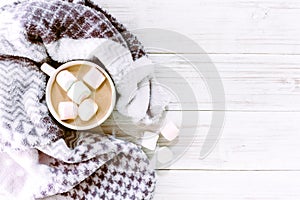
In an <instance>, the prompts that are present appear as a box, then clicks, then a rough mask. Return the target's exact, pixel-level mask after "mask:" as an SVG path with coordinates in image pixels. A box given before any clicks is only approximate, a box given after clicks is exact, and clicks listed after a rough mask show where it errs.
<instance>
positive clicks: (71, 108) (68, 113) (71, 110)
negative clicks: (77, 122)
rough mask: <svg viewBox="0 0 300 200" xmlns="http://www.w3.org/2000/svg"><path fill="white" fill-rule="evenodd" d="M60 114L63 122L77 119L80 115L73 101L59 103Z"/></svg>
mask: <svg viewBox="0 0 300 200" xmlns="http://www.w3.org/2000/svg"><path fill="white" fill-rule="evenodd" d="M58 114H59V117H60V119H61V120H68V119H75V118H76V117H77V114H78V107H77V105H76V104H75V103H73V102H72V101H64V102H59V104H58Z"/></svg>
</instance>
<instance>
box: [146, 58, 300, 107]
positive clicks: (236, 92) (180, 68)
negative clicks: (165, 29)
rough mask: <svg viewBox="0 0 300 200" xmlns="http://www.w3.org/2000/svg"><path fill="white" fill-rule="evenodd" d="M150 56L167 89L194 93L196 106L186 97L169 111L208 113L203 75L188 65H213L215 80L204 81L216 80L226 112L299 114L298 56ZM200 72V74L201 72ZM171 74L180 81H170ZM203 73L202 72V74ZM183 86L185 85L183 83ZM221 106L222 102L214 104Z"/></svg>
mask: <svg viewBox="0 0 300 200" xmlns="http://www.w3.org/2000/svg"><path fill="white" fill-rule="evenodd" d="M208 56H209V58H210V60H211V61H207V55H192V54H184V55H183V54H177V55H165V54H152V55H150V58H151V59H152V60H154V61H155V62H157V63H159V65H160V66H161V67H157V68H156V72H157V77H158V78H159V79H160V80H162V82H163V83H166V84H167V85H171V86H175V87H178V88H179V92H180V91H183V89H180V88H185V87H186V86H187V84H189V85H190V87H191V88H192V89H193V91H194V95H195V96H196V102H195V101H192V99H191V98H189V97H186V98H184V99H183V101H181V102H179V101H176V100H174V101H173V102H172V106H171V107H170V109H176V108H177V107H178V106H179V104H180V103H181V104H182V105H183V107H184V108H185V109H186V110H197V109H198V110H211V109H212V100H211V97H210V88H208V87H207V85H206V83H205V77H203V73H202V74H201V73H200V74H199V73H197V72H196V70H195V69H194V67H193V66H192V65H191V64H189V63H188V62H186V61H185V60H184V59H185V58H187V59H188V60H189V61H191V62H193V63H195V64H196V65H198V66H200V68H201V70H207V69H204V67H203V66H209V65H211V63H210V62H212V63H213V64H214V66H215V67H216V69H217V70H218V73H219V77H218V76H215V75H210V76H209V77H207V79H210V80H214V79H220V78H221V80H222V82H223V85H224V89H225V91H224V92H225V97H226V102H225V103H226V110H243V111H246V110H247V111H300V89H299V88H300V79H299V77H300V71H299V66H300V56H299V55H257V54H255V55H249V54H247V55H245V54H210V55H208ZM201 70H200V72H201ZM171 71H176V72H178V73H179V74H180V75H181V76H182V77H183V78H182V79H178V78H177V77H174V75H173V73H170V72H171ZM202 72H205V71H202ZM185 82H186V83H185ZM215 103H224V102H215Z"/></svg>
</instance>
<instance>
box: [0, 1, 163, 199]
mask: <svg viewBox="0 0 300 200" xmlns="http://www.w3.org/2000/svg"><path fill="white" fill-rule="evenodd" d="M0 22H1V23H0V76H1V77H0V126H1V131H0V149H1V152H2V153H1V154H0V159H1V164H0V165H1V166H0V178H1V181H0V190H1V191H4V193H5V194H3V195H7V199H10V198H11V199H36V198H45V197H48V198H50V199H151V198H152V197H153V192H154V188H155V182H156V181H155V172H154V170H152V169H151V168H150V167H149V161H148V159H147V156H146V155H145V154H144V153H143V151H142V150H141V149H140V148H139V147H138V146H136V145H135V144H132V143H129V142H126V141H122V140H119V139H116V138H115V137H112V136H107V135H104V134H101V133H96V134H95V133H89V132H77V131H71V130H67V129H65V128H63V127H61V126H59V125H58V124H57V123H56V122H55V121H54V120H53V119H52V117H51V116H50V114H49V112H48V109H47V106H46V104H45V100H44V96H45V85H46V76H45V75H44V74H43V73H42V72H41V70H40V66H41V64H42V63H43V62H48V63H51V64H52V65H53V66H59V65H60V64H61V63H64V62H67V61H70V60H76V59H91V60H95V59H96V60H100V61H101V62H102V63H104V66H105V67H106V70H107V71H108V72H109V73H110V75H111V77H112V78H113V80H114V83H115V85H116V88H117V92H118V95H119V97H118V102H117V109H118V111H119V112H120V113H122V114H124V115H126V116H128V117H131V118H132V119H134V120H135V121H145V120H146V121H147V120H148V121H149V120H150V121H151V120H152V119H153V118H155V117H157V116H158V115H159V113H160V112H161V110H159V109H158V110H157V106H160V107H163V106H164V105H165V104H166V102H164V101H162V100H158V99H163V98H162V97H163V96H162V95H161V94H160V93H159V88H155V87H154V86H151V83H152V82H153V81H154V78H153V76H152V72H151V70H140V71H142V72H141V73H140V74H139V75H138V76H137V77H135V76H134V75H133V74H135V73H133V72H132V71H135V69H143V67H144V68H145V69H149V68H146V67H145V66H147V65H149V63H151V62H150V61H149V60H148V59H147V57H146V55H145V51H144V49H143V47H142V46H141V44H140V42H139V41H138V40H137V38H136V37H135V36H134V35H132V34H131V33H130V32H128V31H127V30H126V29H125V27H124V26H123V25H122V24H120V23H118V22H117V21H116V20H115V19H114V18H113V17H112V16H111V15H109V14H108V13H107V12H105V11H104V10H102V9H101V7H99V6H98V5H97V4H96V3H95V2H93V1H89V0H86V1H84V0H79V1H75V0H74V1H70V0H69V1H58V0H47V1H43V0H41V1H21V2H14V3H10V4H8V5H6V6H4V7H2V8H1V10H0ZM99 47H100V49H99ZM120 49H121V50H120ZM91 51H94V53H93V54H92V56H91ZM113 54H115V55H116V57H114V58H111V57H112V56H111V55H113ZM117 56H119V57H117ZM116 58H117V59H116ZM133 76H134V77H133ZM133 78H135V79H134V81H133ZM131 82H133V84H132V87H137V92H136V93H135V95H134V96H131V97H128V91H126V89H125V88H124V84H127V85H130V84H131ZM141 84H142V85H143V87H139V86H140V85H141ZM153 90H155V91H156V92H153ZM157 91H158V92H157ZM151 92H152V93H153V94H154V93H155V94H157V95H155V96H158V98H156V97H155V96H153V95H151ZM152 108H155V109H152ZM154 110H155V111H154ZM0 195H1V193H0Z"/></svg>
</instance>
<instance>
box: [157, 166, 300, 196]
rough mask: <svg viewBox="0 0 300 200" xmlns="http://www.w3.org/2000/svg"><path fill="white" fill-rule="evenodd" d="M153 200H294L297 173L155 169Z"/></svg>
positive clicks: (299, 174)
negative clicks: (155, 183)
mask: <svg viewBox="0 0 300 200" xmlns="http://www.w3.org/2000/svg"><path fill="white" fill-rule="evenodd" d="M158 174H159V176H158V184H157V186H156V193H155V198H154V200H167V199H173V200H177V199H178V200H182V199H189V200H199V199H205V200H224V199H230V200H237V199H260V200H271V199H272V200H286V199H289V200H298V199H299V198H300V191H299V186H300V172H299V171H294V172H284V171H282V172H265V171H222V172H220V171H193V170H190V171H178V170H172V171H159V172H158Z"/></svg>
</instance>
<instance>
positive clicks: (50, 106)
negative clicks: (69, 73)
mask: <svg viewBox="0 0 300 200" xmlns="http://www.w3.org/2000/svg"><path fill="white" fill-rule="evenodd" d="M74 65H88V66H91V67H95V68H96V69H98V70H99V71H101V72H102V74H103V75H104V76H105V78H106V79H107V80H108V81H109V85H110V87H111V95H112V96H111V102H110V107H109V109H108V110H107V112H106V113H105V115H104V116H103V117H101V118H100V119H97V120H96V121H95V123H92V124H88V125H74V124H70V123H67V122H66V121H62V120H61V119H60V117H59V115H58V113H57V111H56V110H55V109H54V106H53V104H52V100H51V93H52V91H51V90H52V88H53V87H52V86H53V84H54V82H55V79H56V75H57V74H58V73H59V72H60V71H62V70H65V69H67V68H69V67H71V66H74ZM41 70H42V71H43V72H44V73H46V74H47V75H48V76H50V78H49V80H48V82H47V86H46V103H47V106H48V109H49V111H50V113H51V114H52V116H53V117H54V118H55V119H56V120H57V121H58V122H59V123H60V124H62V125H63V126H65V127H67V128H70V129H73V130H88V129H92V128H95V127H97V126H99V125H101V124H102V123H103V122H104V121H105V120H106V119H107V118H108V117H109V116H110V114H111V113H112V111H113V109H114V106H115V103H116V89H115V86H114V84H113V81H112V80H111V78H110V76H109V75H108V73H107V72H106V71H105V70H104V69H103V68H101V67H100V66H98V65H97V64H95V63H92V62H89V61H84V60H77V61H70V62H67V63H64V64H63V65H61V66H59V67H58V68H57V69H55V68H53V67H52V66H50V65H49V64H47V63H44V64H43V65H42V66H41Z"/></svg>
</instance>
